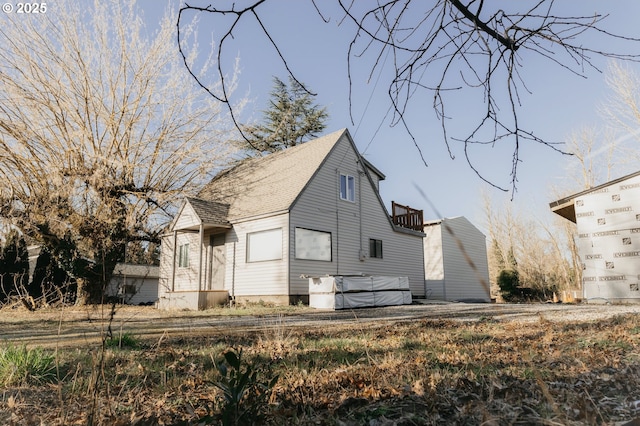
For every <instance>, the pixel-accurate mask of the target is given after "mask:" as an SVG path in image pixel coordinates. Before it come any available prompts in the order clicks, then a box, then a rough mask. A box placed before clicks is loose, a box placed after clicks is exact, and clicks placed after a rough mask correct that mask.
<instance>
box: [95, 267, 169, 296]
mask: <svg viewBox="0 0 640 426" xmlns="http://www.w3.org/2000/svg"><path fill="white" fill-rule="evenodd" d="M158 276H159V268H158V267H157V266H153V265H137V264H131V263H118V264H117V265H116V267H115V269H114V270H113V276H112V277H111V282H110V283H109V287H108V288H107V295H108V296H112V297H117V298H118V299H119V300H120V301H122V303H126V304H127V305H151V304H154V303H155V302H156V301H157V300H158Z"/></svg>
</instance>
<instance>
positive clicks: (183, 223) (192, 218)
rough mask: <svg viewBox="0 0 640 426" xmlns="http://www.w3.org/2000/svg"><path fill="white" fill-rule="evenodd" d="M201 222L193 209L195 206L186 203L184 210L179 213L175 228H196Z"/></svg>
mask: <svg viewBox="0 0 640 426" xmlns="http://www.w3.org/2000/svg"><path fill="white" fill-rule="evenodd" d="M199 224H200V218H198V215H197V214H196V212H195V211H194V210H193V207H191V205H190V204H189V203H184V207H183V208H182V211H181V212H180V214H179V215H178V217H177V219H176V222H175V224H174V225H173V229H186V228H194V227H197V226H198V225H199Z"/></svg>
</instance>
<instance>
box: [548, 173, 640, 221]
mask: <svg viewBox="0 0 640 426" xmlns="http://www.w3.org/2000/svg"><path fill="white" fill-rule="evenodd" d="M636 176H640V170H639V171H637V172H634V173H630V174H628V175H625V176H622V177H619V178H617V179H614V180H611V181H609V182H605V183H603V184H601V185H598V186H594V187H591V188H588V189H585V190H584V191H580V192H577V193H575V194H573V195H569V196H568V197H564V198H561V199H559V200H557V201H553V202H551V203H549V208H550V209H551V211H552V212H554V213H555V214H557V215H560V216H562V217H564V218H565V219H567V220H570V221H571V222H573V223H576V210H575V199H576V198H578V197H581V196H583V195H587V194H589V193H591V192H595V191H599V190H601V189H602V188H606V187H608V186H611V185H615V184H617V183H620V182H623V181H625V180H627V179H631V178H633V177H636Z"/></svg>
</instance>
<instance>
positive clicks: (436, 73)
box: [177, 0, 640, 192]
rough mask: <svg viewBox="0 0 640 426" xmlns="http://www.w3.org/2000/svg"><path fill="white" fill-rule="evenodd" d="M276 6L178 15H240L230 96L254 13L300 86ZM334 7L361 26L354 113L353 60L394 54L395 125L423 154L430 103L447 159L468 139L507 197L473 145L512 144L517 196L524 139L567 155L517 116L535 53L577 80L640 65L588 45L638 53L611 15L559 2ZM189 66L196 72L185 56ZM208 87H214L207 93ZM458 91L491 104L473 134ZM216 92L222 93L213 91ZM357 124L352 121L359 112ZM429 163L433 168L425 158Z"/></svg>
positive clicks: (355, 52)
mask: <svg viewBox="0 0 640 426" xmlns="http://www.w3.org/2000/svg"><path fill="white" fill-rule="evenodd" d="M311 1H312V3H313V6H314V8H315V10H316V12H317V13H318V15H320V16H321V18H322V19H323V21H324V22H329V21H330V18H329V17H328V15H327V13H326V12H322V11H321V9H320V4H319V3H316V2H315V1H314V0H311ZM272 3H273V2H272V1H267V0H260V1H250V2H249V5H248V6H246V7H244V8H238V9H235V5H234V6H233V7H231V8H228V9H217V8H213V7H211V6H208V7H198V6H190V5H186V6H185V7H183V8H182V9H181V10H180V14H179V16H178V24H177V25H178V27H180V25H181V23H180V19H181V17H182V16H183V12H185V11H187V10H193V11H197V12H207V13H213V14H217V15H221V16H225V15H233V19H232V20H231V22H230V24H229V27H228V30H227V31H226V33H225V34H224V36H223V37H222V38H221V39H220V40H219V41H218V42H217V44H216V49H217V53H218V55H217V58H218V66H219V68H218V72H219V75H218V77H219V78H220V80H221V81H222V86H223V90H224V85H225V83H224V75H223V69H224V64H223V58H222V56H221V52H222V50H223V48H224V47H225V46H226V43H227V42H228V40H229V39H230V37H231V36H232V35H231V34H232V31H233V30H235V29H236V28H237V24H238V22H239V21H240V20H241V19H243V18H244V17H245V16H247V17H249V16H250V17H252V19H253V21H254V22H255V25H256V29H257V30H259V32H260V33H262V34H264V37H265V39H266V40H267V41H268V43H269V44H270V45H271V46H272V47H273V48H274V53H275V56H276V57H277V58H278V60H279V61H280V62H281V63H282V64H283V65H284V66H285V68H286V69H287V72H288V73H289V74H290V75H291V76H292V77H293V78H294V79H296V80H297V78H296V76H295V75H294V72H293V70H292V69H291V67H290V66H289V63H288V59H287V56H286V55H285V52H284V51H283V49H282V48H281V46H279V45H278V43H277V42H276V41H275V40H274V38H273V37H272V36H271V30H270V29H269V28H268V27H267V26H266V25H265V22H266V21H264V20H263V19H261V14H266V13H267V11H268V6H269V5H270V4H272ZM322 5H323V6H324V7H330V6H325V3H323V4H322ZM331 5H337V7H338V9H339V11H340V14H341V16H340V17H339V19H338V22H339V23H340V24H341V25H352V26H353V28H354V31H353V37H352V38H351V39H350V40H349V41H348V43H349V44H348V53H347V58H346V63H347V77H348V81H349V94H348V102H349V106H350V110H352V109H353V106H354V99H353V90H352V89H353V86H354V84H355V83H354V80H353V75H352V72H353V68H354V66H355V65H354V64H355V61H356V60H358V61H364V60H371V64H370V65H369V67H370V72H369V77H370V78H371V76H372V75H373V74H374V72H375V71H376V70H378V69H380V68H381V67H383V66H385V62H386V61H385V60H383V58H386V57H387V55H389V56H390V58H391V61H392V65H390V66H391V67H393V75H392V77H390V79H389V80H388V86H387V95H388V97H389V102H390V105H391V106H392V110H393V112H394V113H393V115H392V117H391V121H390V125H391V126H394V125H397V124H400V125H401V126H402V127H403V128H404V129H405V131H406V132H407V134H408V135H409V137H410V138H411V139H412V141H413V143H414V145H415V146H416V148H418V151H419V152H420V155H421V156H422V157H423V154H422V150H421V148H423V147H424V146H425V141H418V140H417V139H416V137H415V136H414V132H413V131H412V130H411V125H410V124H409V122H408V121H407V119H406V114H407V112H408V111H409V109H410V108H414V107H415V105H416V104H417V103H419V101H420V100H421V99H423V98H429V97H431V98H432V99H433V102H432V105H433V110H434V112H435V115H436V117H437V118H438V119H439V121H440V125H441V132H442V139H443V141H444V143H445V144H446V145H447V149H448V150H449V155H450V156H451V157H452V158H453V157H454V150H453V147H452V145H451V144H452V143H454V142H455V143H458V142H459V143H462V144H463V149H464V153H465V158H466V159H467V161H468V163H469V165H470V166H471V168H472V169H473V170H474V171H475V172H476V174H477V175H478V176H480V178H482V179H483V180H485V181H487V182H489V183H490V184H492V185H493V186H495V187H500V188H501V189H503V190H505V191H507V190H509V188H505V187H502V186H499V185H497V184H496V183H495V182H492V181H491V180H490V179H487V178H485V177H484V176H483V175H482V173H481V171H480V169H479V168H478V167H476V166H475V165H474V163H473V161H472V156H471V152H470V147H471V146H473V145H489V146H495V145H496V144H497V143H501V144H511V149H512V164H511V176H510V179H511V182H510V189H511V190H512V191H514V192H515V190H516V182H517V173H518V164H519V163H520V161H521V159H520V156H519V152H520V148H521V147H522V145H523V144H524V143H535V144H542V145H544V146H547V147H550V148H552V149H553V150H555V151H557V152H561V153H563V154H568V153H567V152H565V151H564V150H562V149H561V148H560V147H559V145H558V143H557V142H554V141H548V140H545V139H543V138H541V137H538V136H536V135H535V132H534V131H533V130H530V129H527V128H526V124H523V122H522V120H521V119H520V117H519V116H520V113H521V111H522V95H524V94H525V93H530V91H529V90H528V88H527V86H526V82H525V78H524V76H523V75H522V74H521V73H522V71H523V70H526V68H527V64H526V63H525V59H526V60H527V61H530V60H531V59H532V58H534V57H536V56H537V57H539V58H542V59H543V60H545V61H548V62H550V63H552V64H555V65H558V66H560V67H561V68H562V69H564V70H567V71H569V72H570V73H573V74H575V75H576V76H578V77H586V73H587V71H588V70H595V71H600V69H599V66H598V64H597V61H596V59H597V58H614V59H621V60H629V61H638V60H639V59H640V55H639V54H637V53H620V52H616V51H608V50H603V49H599V48H597V47H596V46H589V45H587V44H585V43H584V42H583V40H584V38H583V37H584V36H586V35H588V34H596V35H598V36H600V37H601V39H603V40H617V41H622V42H628V43H629V47H634V48H637V46H638V42H639V41H640V39H638V38H634V37H628V36H624V35H619V34H615V33H613V32H611V31H609V30H607V29H606V27H604V26H603V24H604V22H605V19H606V18H607V15H606V14H604V15H603V14H598V13H595V14H593V15H584V16H580V15H578V16H562V15H558V14H557V13H556V12H555V10H556V9H555V2H554V0H534V1H527V2H517V3H512V4H509V5H506V6H508V7H510V8H511V9H510V10H503V9H496V6H495V5H494V4H493V3H492V4H491V6H489V5H488V4H485V2H484V0H437V1H435V2H423V1H417V0H386V1H380V2H377V3H376V4H375V5H372V6H367V7H364V8H363V7H362V3H358V2H353V1H346V0H335V3H331ZM247 19H248V18H247ZM297 19H304V17H297ZM245 20H246V19H245ZM178 42H179V44H180V45H181V43H182V40H181V39H180V38H179V39H178ZM525 54H526V56H525ZM291 55H293V54H291ZM365 57H367V58H368V59H365ZM183 58H185V55H184V54H183ZM185 65H186V66H187V67H189V64H188V62H187V61H186V58H185ZM196 80H197V79H196ZM307 80H308V79H307ZM199 84H200V83H199ZM201 86H202V84H201ZM205 89H206V90H207V91H209V89H207V88H206V87H205ZM460 90H467V91H471V92H472V93H475V92H473V91H474V90H478V92H479V93H481V95H479V96H478V98H479V100H481V101H482V102H483V103H484V105H485V109H484V111H473V113H472V115H471V116H469V121H470V122H475V123H476V124H475V125H473V126H471V128H472V130H471V131H470V132H468V133H466V134H461V131H459V130H457V129H452V128H450V127H449V122H450V118H449V117H450V116H459V115H460V114H462V112H461V111H456V112H455V114H451V113H450V112H449V111H448V109H447V108H446V106H447V105H448V102H449V99H450V97H449V96H450V95H452V94H454V93H455V92H457V91H460ZM209 93H210V94H212V96H215V95H213V93H211V92H210V91H209ZM223 94H224V91H223ZM216 99H218V100H220V101H221V102H223V103H225V104H226V105H227V107H228V108H229V110H230V111H231V114H232V116H233V118H234V120H236V117H237V116H236V114H234V112H233V109H234V108H233V106H232V103H231V102H230V100H229V98H228V97H227V96H226V95H225V96H218V97H216ZM464 113H465V114H466V113H467V111H465V112H464ZM351 121H352V122H353V115H352V114H351ZM236 124H237V123H236ZM422 160H423V162H424V163H425V164H426V160H425V159H424V157H423V158H422Z"/></svg>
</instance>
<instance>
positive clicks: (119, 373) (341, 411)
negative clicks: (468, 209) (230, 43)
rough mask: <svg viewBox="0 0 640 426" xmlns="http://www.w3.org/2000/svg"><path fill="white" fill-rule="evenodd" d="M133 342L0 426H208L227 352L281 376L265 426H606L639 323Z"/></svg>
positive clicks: (10, 392) (14, 409) (2, 417)
mask: <svg viewBox="0 0 640 426" xmlns="http://www.w3.org/2000/svg"><path fill="white" fill-rule="evenodd" d="M3 343H4V342H3ZM139 343H140V347H139V348H137V349H117V348H112V349H105V350H104V352H102V354H103V355H104V363H103V366H102V367H99V363H98V361H97V360H98V359H99V356H100V354H101V351H102V350H101V348H100V347H96V346H91V347H77V348H74V349H64V350H62V349H61V350H58V352H57V353H56V359H57V363H58V373H57V374H58V377H59V382H57V383H54V384H49V385H37V386H23V387H11V388H6V389H4V390H3V391H2V393H1V394H0V423H2V424H16V425H22V424H46V425H67V424H87V420H88V419H87V412H88V407H93V411H94V414H95V420H94V424H102V425H127V424H138V425H155V424H161V425H162V424H164V425H178V424H180V425H198V424H211V422H213V424H215V419H216V413H217V412H218V410H219V406H218V397H219V390H218V389H216V387H215V386H214V382H215V381H216V380H217V374H218V373H217V370H216V368H215V363H216V362H218V361H220V360H221V359H222V353H223V352H224V351H225V350H226V349H228V348H236V349H239V348H243V351H244V355H243V356H244V358H245V359H246V360H248V361H249V362H251V363H252V364H253V365H254V366H255V367H257V368H259V369H260V374H262V375H263V376H265V377H268V376H271V375H276V374H277V375H279V381H278V383H277V385H276V386H275V388H274V391H273V394H272V396H271V404H270V405H269V407H268V413H269V416H268V419H267V422H268V423H270V424H305V425H306V424H313V425H316V424H335V425H365V424H366V425H372V426H373V425H394V424H395V425H430V424H470V425H475V424H484V425H511V424H547V425H556V424H557V425H577V424H611V425H613V424H618V422H624V421H629V420H631V419H633V418H636V417H640V412H638V410H637V408H635V405H634V404H635V403H636V402H637V401H638V400H640V316H639V315H637V314H630V315H625V316H618V317H614V318H610V319H606V320H598V321H573V322H562V321H560V322H557V321H556V322H553V323H552V322H548V321H546V320H545V319H544V318H543V317H542V316H541V317H540V318H539V320H538V321H537V322H529V323H524V324H523V323H516V322H498V321H494V320H491V319H480V320H478V321H474V322H464V323H462V322H455V321H445V320H417V321H415V322H408V323H407V322H405V323H399V324H384V325H373V324H367V325H363V324H355V325H351V326H341V327H337V328H336V327H332V326H331V323H330V322H328V323H327V324H326V326H322V327H308V328H305V329H300V328H295V329H291V330H288V329H285V326H284V324H283V323H282V322H275V323H270V324H264V327H263V329H262V330H261V331H255V332H243V333H240V334H233V333H227V334H225V335H214V336H207V337H197V336H189V337H181V338H177V337H173V338H170V337H163V338H161V339H158V340H154V341H148V342H144V341H141V342H139ZM96 375H100V377H101V380H100V381H96ZM97 382H99V383H101V385H100V386H99V388H97V389H96V388H95V387H94V386H95V383H97ZM94 394H95V395H96V398H95V400H94V399H93V395H94ZM205 418H206V419H207V423H205V422H204V421H203V420H202V419H205Z"/></svg>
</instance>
